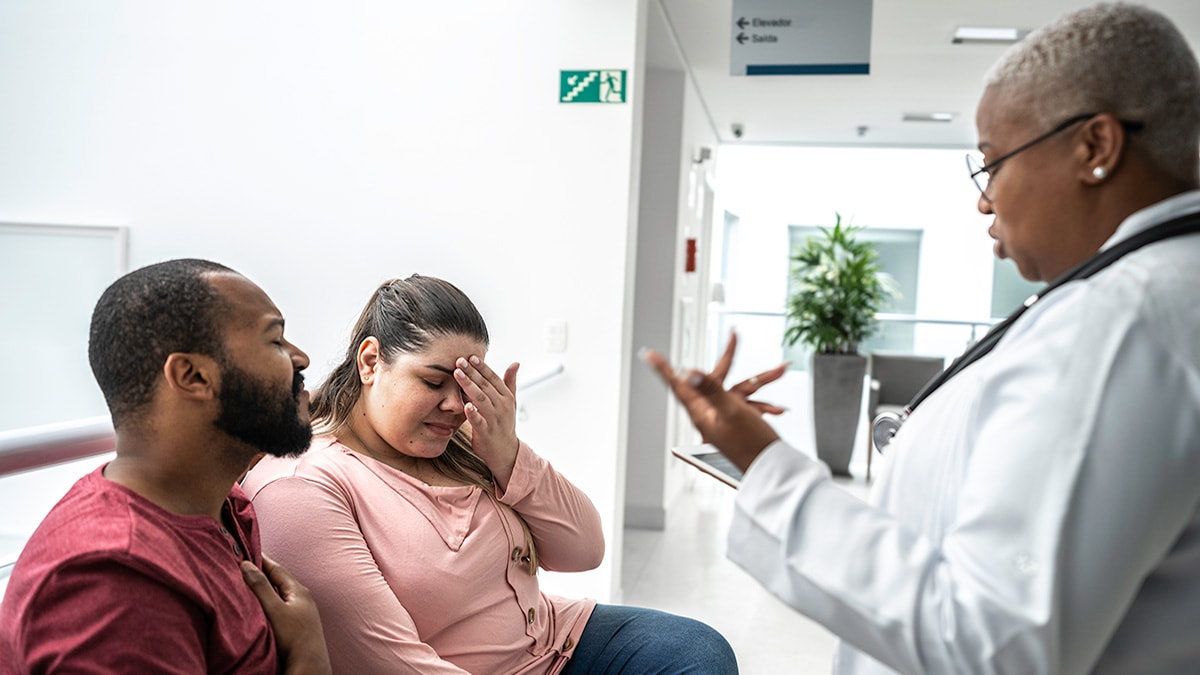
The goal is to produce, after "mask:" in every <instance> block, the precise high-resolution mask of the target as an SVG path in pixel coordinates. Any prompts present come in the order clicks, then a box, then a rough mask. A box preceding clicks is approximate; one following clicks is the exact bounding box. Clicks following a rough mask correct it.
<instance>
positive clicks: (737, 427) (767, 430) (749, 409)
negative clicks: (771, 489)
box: [642, 333, 787, 471]
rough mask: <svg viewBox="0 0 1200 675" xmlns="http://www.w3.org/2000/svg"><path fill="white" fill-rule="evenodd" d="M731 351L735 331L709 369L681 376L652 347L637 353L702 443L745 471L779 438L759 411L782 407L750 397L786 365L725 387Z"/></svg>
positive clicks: (734, 346) (780, 374) (774, 412)
mask: <svg viewBox="0 0 1200 675" xmlns="http://www.w3.org/2000/svg"><path fill="white" fill-rule="evenodd" d="M735 351H737V334H736V333H732V334H730V336H729V342H728V343H727V344H726V345H725V352H724V353H723V354H721V357H720V358H719V359H717V364H716V366H715V367H713V369H712V371H711V372H709V373H703V372H701V371H698V370H693V371H691V372H690V373H688V374H687V375H686V376H684V377H680V376H679V375H677V374H676V373H675V370H674V369H673V368H672V367H671V364H670V363H668V362H667V359H666V357H664V356H663V355H662V354H659V353H658V352H656V351H653V350H647V351H645V352H643V353H642V359H643V360H645V361H646V363H648V364H650V366H651V367H653V368H654V369H655V370H656V371H658V374H659V376H661V377H662V379H663V381H665V382H666V383H667V386H669V387H670V388H671V391H672V392H674V393H675V396H676V398H678V399H679V402H680V403H682V404H683V407H684V408H685V409H686V410H687V412H688V416H689V417H691V419H692V424H694V425H695V426H696V429H698V430H699V431H700V434H701V436H702V437H703V439H704V442H705V443H711V444H712V445H713V446H715V447H716V448H717V449H718V450H720V451H721V454H723V455H725V456H726V457H728V458H729V460H730V461H731V462H733V463H734V464H735V465H736V466H737V467H738V468H739V469H741V470H742V471H745V470H746V469H747V468H749V466H750V463H751V462H753V461H754V459H755V458H756V457H758V454H759V453H760V452H762V451H763V450H764V449H765V448H766V447H767V446H768V445H770V444H771V443H773V442H775V441H777V440H779V434H777V433H776V432H775V429H774V428H772V427H771V425H770V424H768V423H767V421H766V420H765V419H763V415H764V414H768V413H769V414H772V415H778V414H780V413H782V412H783V411H784V409H783V408H781V407H779V406H777V405H773V404H770V403H766V402H763V401H754V400H751V399H750V396H751V395H753V394H754V393H756V392H757V391H758V390H759V388H760V387H762V386H763V385H765V384H769V383H771V382H774V381H776V380H778V379H779V378H781V377H783V373H784V372H785V371H786V370H787V363H781V364H779V365H778V366H775V367H774V368H771V369H770V370H765V371H763V372H761V373H759V374H757V375H754V376H752V377H749V378H747V379H745V380H742V381H741V382H739V383H737V384H735V385H733V386H732V387H730V388H729V389H726V388H725V377H726V376H727V375H729V368H730V366H731V365H732V364H733V355H734V352H735Z"/></svg>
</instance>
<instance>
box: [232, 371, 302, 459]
mask: <svg viewBox="0 0 1200 675" xmlns="http://www.w3.org/2000/svg"><path fill="white" fill-rule="evenodd" d="M221 369H222V373H221V395H220V402H221V414H220V415H218V416H217V420H216V422H215V425H216V427H217V428H218V429H220V430H221V431H224V432H225V433H227V434H229V435H230V436H232V437H234V438H236V439H238V440H240V441H242V442H243V443H246V444H247V445H250V446H253V447H254V448H256V449H258V450H261V451H262V452H265V453H267V454H268V455H274V456H275V457H295V456H297V455H300V454H303V453H304V451H305V450H306V449H308V444H309V442H311V441H312V428H311V427H310V426H309V425H308V424H307V423H305V422H304V421H302V420H301V419H300V402H299V400H298V397H299V396H300V392H301V391H302V390H303V389H304V376H303V375H301V374H300V373H299V372H297V373H296V375H295V377H293V379H292V390H291V391H290V392H289V391H277V390H276V389H275V388H274V387H272V386H270V385H269V384H267V383H265V382H263V381H262V380H259V379H257V378H255V377H254V376H252V375H250V374H249V373H247V372H246V371H244V370H242V369H241V368H238V367H237V366H235V365H233V364H230V363H223V364H222V368H221Z"/></svg>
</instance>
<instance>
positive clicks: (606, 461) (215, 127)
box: [0, 0, 645, 601]
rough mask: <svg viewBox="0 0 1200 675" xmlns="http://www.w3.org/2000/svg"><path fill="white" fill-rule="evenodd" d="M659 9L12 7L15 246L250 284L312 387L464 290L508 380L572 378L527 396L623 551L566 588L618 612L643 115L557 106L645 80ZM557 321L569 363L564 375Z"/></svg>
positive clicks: (541, 432) (6, 95)
mask: <svg viewBox="0 0 1200 675" xmlns="http://www.w3.org/2000/svg"><path fill="white" fill-rule="evenodd" d="M644 2H645V0H608V1H606V2H586V3H562V2H557V1H554V0H534V1H531V2H523V3H490V2H482V1H478V0H476V1H468V2H456V3H452V4H446V3H436V2H427V3H397V2H391V1H384V0H376V1H369V2H357V3H345V4H343V3H315V2H300V3H295V2H281V1H279V0H271V1H266V2H256V3H243V2H232V1H230V0H224V1H220V2H205V3H163V2H158V1H157V0H129V1H126V2H104V3H97V2H91V1H85V0H75V1H56V2H42V1H41V0H17V1H10V2H5V3H3V4H2V5H0V221H18V222H39V223H71V224H111V225H125V226H128V227H129V228H130V247H131V251H130V252H131V255H130V260H131V264H132V265H133V266H134V267H137V266H141V265H144V264H147V263H150V262H154V261H157V260H161V259H166V258H172V257H180V256H196V257H206V258H212V259H215V260H218V261H221V262H224V263H226V264H228V265H230V266H232V267H234V268H235V269H238V270H239V271H241V272H243V273H244V274H246V275H247V276H249V277H250V278H251V279H253V280H255V281H257V282H258V283H259V284H260V285H262V286H263V287H264V288H265V289H266V290H267V292H268V293H269V294H270V295H271V296H272V297H273V298H274V300H275V301H276V303H277V304H278V305H279V307H280V308H281V309H282V311H283V312H284V314H285V316H286V317H287V320H288V334H289V337H291V338H292V340H293V341H294V342H296V343H297V344H299V345H301V346H302V347H303V348H305V349H306V350H307V351H308V353H309V354H310V356H311V357H312V361H313V365H312V367H311V368H310V370H309V377H310V381H317V380H319V379H320V378H321V377H322V376H323V375H324V374H325V373H326V372H327V370H328V368H329V367H330V365H331V363H332V362H333V361H335V360H336V359H337V357H338V356H339V354H340V352H341V351H342V350H343V349H344V348H345V345H344V344H343V341H344V339H345V338H346V333H347V331H348V328H349V325H350V323H351V322H352V320H353V318H354V316H355V315H356V314H357V312H358V309H359V308H360V306H361V304H362V303H363V302H364V301H365V300H366V298H367V296H368V295H369V293H370V292H371V291H372V290H373V288H374V287H375V286H376V285H377V284H378V282H380V281H381V280H383V279H384V278H387V277H391V276H403V275H408V274H411V273H413V272H420V273H423V274H430V275H436V276H442V277H445V278H447V279H449V280H451V281H453V282H455V283H457V284H458V285H460V286H461V287H462V288H463V289H464V290H465V291H466V292H467V293H468V295H470V296H471V297H472V298H473V299H474V300H475V301H476V303H477V304H478V305H479V307H480V309H481V310H482V311H483V313H484V315H485V316H486V317H487V318H488V320H489V328H490V331H491V333H492V336H493V345H492V354H491V359H490V360H491V361H492V362H493V364H496V365H500V366H503V365H504V364H506V363H507V362H509V361H512V360H519V361H521V362H522V364H523V366H522V373H523V374H524V375H526V376H530V375H534V374H536V373H538V372H541V371H544V370H546V369H548V368H550V367H551V366H552V365H554V364H557V363H562V364H563V365H564V366H565V372H564V374H563V375H562V376H561V377H558V378H556V379H553V380H550V381H549V382H548V383H546V384H545V385H544V386H543V387H542V388H541V389H539V390H535V391H532V392H530V393H529V395H528V396H525V397H522V396H520V393H518V397H519V398H520V399H521V400H522V402H523V403H524V405H525V409H526V412H527V413H528V417H527V419H525V420H524V421H522V422H521V423H520V428H519V432H520V433H521V435H522V437H523V438H525V439H526V440H528V441H529V442H530V443H531V444H532V445H533V447H534V448H535V449H536V450H538V451H539V452H540V453H541V454H543V455H545V456H546V457H548V458H549V459H550V460H551V461H552V462H553V463H554V464H555V466H556V467H557V468H559V469H560V470H561V471H562V472H563V473H565V474H566V475H567V476H568V477H570V478H571V479H572V480H574V481H575V482H576V483H577V484H579V485H580V486H581V487H582V488H583V489H584V490H585V491H586V492H587V493H588V494H589V495H590V496H591V497H592V498H593V500H594V501H595V503H596V505H597V507H598V508H599V509H600V512H601V514H602V516H603V518H604V526H605V532H606V535H607V536H608V540H609V543H610V548H609V553H608V556H607V559H606V561H605V563H604V565H603V566H602V567H601V568H600V569H599V570H597V571H595V572H590V573H585V574H581V575H549V576H548V578H547V579H546V580H545V584H546V586H547V589H548V590H551V591H552V592H560V593H564V594H572V595H590V596H593V597H597V598H599V599H601V600H602V601H603V600H607V599H608V598H609V596H610V594H611V593H612V589H613V588H614V587H615V584H616V581H615V579H616V577H617V574H618V572H619V564H618V561H619V550H620V549H619V545H620V537H619V535H620V527H621V522H622V508H623V504H622V503H621V501H620V495H621V486H620V480H621V478H622V473H620V471H621V470H623V463H622V459H621V452H622V451H623V447H622V443H623V437H622V435H621V430H622V428H623V424H624V421H623V414H624V413H623V410H622V407H621V401H622V400H623V387H626V386H627V377H628V364H629V362H630V361H631V360H632V354H631V352H630V345H629V342H630V340H629V326H628V316H627V313H626V308H625V304H626V303H625V300H626V294H627V288H626V286H627V280H628V278H629V277H630V276H631V275H630V274H629V270H628V269H627V264H628V263H627V259H626V253H627V249H628V248H629V238H630V236H631V227H632V219H631V193H632V192H633V187H632V186H633V184H634V183H633V181H634V178H635V176H634V171H633V169H632V167H633V166H634V164H635V162H636V159H637V158H636V153H635V114H634V105H633V104H631V103H627V104H624V105H562V104H559V103H558V102H557V93H558V76H559V70H560V69H593V68H595V69H599V68H605V69H626V70H628V71H629V74H630V75H631V76H635V75H636V73H637V72H638V69H637V64H636V63H635V60H636V53H637V50H636V48H637V44H636V43H637V27H638V16H639V12H640V11H642V9H643V8H644ZM46 262H47V264H48V265H52V264H54V261H52V260H50V261H46ZM13 290H14V289H4V292H13ZM552 319H560V320H565V321H566V322H567V324H568V347H567V350H566V351H565V352H562V353H554V352H548V351H547V350H546V349H545V345H544V339H543V338H544V336H543V330H544V326H545V323H546V321H547V320H552ZM81 348H82V347H81ZM13 395H16V394H15V392H12V391H11V390H10V391H8V392H6V393H5V394H4V396H5V397H8V396H13Z"/></svg>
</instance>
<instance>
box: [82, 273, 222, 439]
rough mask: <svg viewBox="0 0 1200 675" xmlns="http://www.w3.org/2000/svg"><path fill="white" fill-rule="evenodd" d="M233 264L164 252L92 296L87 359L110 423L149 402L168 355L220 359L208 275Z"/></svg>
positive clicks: (216, 305)
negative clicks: (158, 260)
mask: <svg viewBox="0 0 1200 675" xmlns="http://www.w3.org/2000/svg"><path fill="white" fill-rule="evenodd" d="M217 272H229V273H233V274H236V272H234V271H233V270H231V269H229V268H228V267H226V266H224V265H221V264H219V263H215V262H211V261H209V260H199V259H194V258H184V259H179V260H168V261H166V262H161V263H156V264H153V265H149V266H146V267H142V268H140V269H137V270H134V271H132V272H130V273H128V274H126V275H125V276H123V277H121V278H120V279H117V280H116V281H114V282H113V283H112V285H111V286H109V287H108V288H107V289H106V290H105V291H104V293H103V294H102V295H101V296H100V300H99V301H97V302H96V309H95V310H94V311H93V312H92V326H91V331H90V333H89V336H88V361H89V362H90V363H91V366H92V373H93V374H94V375H95V377H96V382H97V383H98V384H99V385H100V391H102V392H103V393H104V400H105V402H106V403H108V410H109V412H110V413H111V414H112V421H113V426H114V427H120V426H121V423H122V422H124V421H127V420H130V419H131V418H134V417H136V416H137V413H138V412H139V410H141V409H142V407H143V406H145V405H146V404H148V403H149V402H150V399H151V398H152V397H153V395H154V387H155V383H156V382H157V381H158V377H159V374H160V373H161V372H162V367H163V364H164V363H165V362H166V360H167V356H168V355H169V354H171V353H173V352H191V353H199V354H206V355H209V356H212V357H214V358H217V359H219V360H223V355H224V351H223V348H222V345H223V339H222V330H221V324H222V322H221V321H220V320H219V318H220V311H221V309H222V308H223V307H224V306H225V301H224V299H223V298H222V297H221V295H220V294H219V293H218V292H217V291H216V290H215V289H214V288H213V287H212V286H211V285H210V284H209V282H208V280H207V279H206V278H205V277H206V275H208V274H212V273H217Z"/></svg>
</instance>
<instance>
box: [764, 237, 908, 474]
mask: <svg viewBox="0 0 1200 675" xmlns="http://www.w3.org/2000/svg"><path fill="white" fill-rule="evenodd" d="M835 216H836V220H835V221H834V225H833V227H832V228H824V227H823V228H821V235H820V236H815V237H810V238H809V239H808V240H807V241H806V242H805V243H804V245H803V246H798V247H796V249H795V250H794V251H793V252H792V255H791V261H792V271H791V274H792V289H791V293H790V295H789V296H788V300H787V311H786V313H785V316H786V320H787V324H786V325H787V328H786V330H785V331H784V343H785V344H787V345H788V346H792V345H794V344H796V343H797V342H802V343H804V344H807V345H809V346H811V347H812V348H813V361H812V383H813V423H814V431H815V435H816V443H817V456H818V457H819V458H820V459H821V461H823V462H825V463H826V464H828V465H829V468H830V470H831V471H833V473H834V474H837V475H850V471H849V466H850V455H851V454H852V453H853V450H854V435H855V432H856V431H857V429H858V421H859V418H860V416H861V415H862V393H863V380H864V379H865V377H866V373H867V358H866V357H865V356H863V355H862V354H859V352H858V345H859V343H861V342H862V341H863V340H864V339H865V338H867V337H869V336H871V335H872V334H873V333H874V332H875V330H876V329H877V328H878V322H877V320H876V318H875V314H876V313H877V312H878V311H879V309H880V308H881V307H882V306H883V305H884V304H885V303H886V302H888V301H889V300H891V299H892V298H893V297H895V296H896V295H897V293H896V290H895V282H894V281H892V279H891V277H889V276H887V275H886V274H884V273H883V271H882V269H883V268H882V267H881V266H880V265H879V262H878V254H877V252H876V250H875V246H874V244H872V243H871V242H867V241H859V240H858V239H857V238H856V237H855V235H856V233H857V232H858V231H860V230H861V229H862V228H855V227H851V226H850V225H849V224H848V223H847V224H846V225H843V224H842V216H841V214H840V213H838V214H835Z"/></svg>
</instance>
